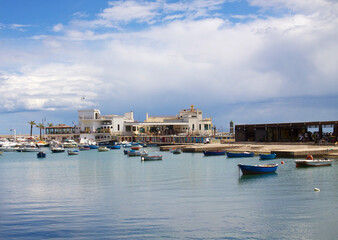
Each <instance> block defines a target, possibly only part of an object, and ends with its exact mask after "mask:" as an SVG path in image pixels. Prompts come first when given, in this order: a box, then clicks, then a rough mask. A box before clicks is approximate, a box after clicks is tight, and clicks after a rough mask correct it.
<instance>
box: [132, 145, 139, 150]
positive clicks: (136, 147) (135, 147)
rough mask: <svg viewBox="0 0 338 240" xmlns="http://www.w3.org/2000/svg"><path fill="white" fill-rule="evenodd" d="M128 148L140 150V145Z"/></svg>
mask: <svg viewBox="0 0 338 240" xmlns="http://www.w3.org/2000/svg"><path fill="white" fill-rule="evenodd" d="M130 149H132V150H140V146H134V147H131V148H130Z"/></svg>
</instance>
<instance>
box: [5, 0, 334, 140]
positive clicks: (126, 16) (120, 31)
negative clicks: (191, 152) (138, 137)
mask: <svg viewBox="0 0 338 240" xmlns="http://www.w3.org/2000/svg"><path fill="white" fill-rule="evenodd" d="M337 26H338V3H337V2H336V1H331V0H312V1H308V0H270V1H265V0H247V1H244V0H195V1H192V0H190V1H172V0H171V1H165V0H154V1H106V0H105V1H104V0H95V1H92V0H72V1H68V0H58V1H56V0H55V1H45V0H31V1H25V0H11V1H5V0H0V51H1V56H0V85H1V88H0V134H7V133H9V132H10V129H13V128H15V129H17V132H18V133H29V129H30V128H29V125H28V124H27V122H28V121H30V120H34V121H36V122H41V121H42V119H43V118H46V121H47V122H50V123H53V124H58V123H66V124H72V122H73V121H77V110H79V109H88V108H99V109H100V110H101V112H102V114H123V113H124V112H127V111H130V110H133V111H134V113H135V118H136V119H137V120H139V121H143V120H144V118H145V113H146V112H149V115H176V114H177V113H178V111H179V110H180V109H184V108H189V107H190V105H191V104H194V105H195V106H196V107H197V108H199V109H201V110H202V111H203V112H204V116H206V117H212V118H213V122H214V124H215V125H216V127H217V128H218V129H220V130H228V125H229V122H230V120H233V121H234V122H235V124H245V123H271V122H295V121H317V120H320V121H322V120H337V119H338V108H337V107H336V106H337V103H338V94H337V93H338V79H337V78H338V77H337V76H338V64H337V63H338V43H337V39H338V28H337ZM82 97H85V99H83V98H82ZM35 132H36V133H37V132H38V130H37V129H36V130H35Z"/></svg>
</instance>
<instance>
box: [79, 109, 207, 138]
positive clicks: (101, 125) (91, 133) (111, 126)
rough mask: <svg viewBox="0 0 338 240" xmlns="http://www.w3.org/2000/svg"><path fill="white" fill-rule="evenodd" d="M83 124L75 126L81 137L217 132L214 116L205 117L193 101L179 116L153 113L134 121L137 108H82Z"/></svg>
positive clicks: (80, 121) (204, 134)
mask: <svg viewBox="0 0 338 240" xmlns="http://www.w3.org/2000/svg"><path fill="white" fill-rule="evenodd" d="M78 114H79V125H78V127H77V128H76V129H75V133H76V134H80V139H81V140H80V141H87V140H93V141H96V142H98V141H109V140H118V137H120V136H129V137H131V136H141V135H142V136H144V135H162V136H166V135H172V136H179V135H196V136H208V135H211V134H212V133H213V130H212V127H213V126H212V122H211V118H204V119H203V115H202V111H201V110H199V109H195V108H194V106H193V105H191V108H190V109H183V110H181V111H180V112H179V114H178V115H176V116H169V117H168V116H166V117H149V116H148V113H147V115H146V120H145V121H144V122H136V121H134V114H133V112H127V113H125V114H124V115H123V116H122V115H101V113H100V110H98V109H90V110H79V111H78Z"/></svg>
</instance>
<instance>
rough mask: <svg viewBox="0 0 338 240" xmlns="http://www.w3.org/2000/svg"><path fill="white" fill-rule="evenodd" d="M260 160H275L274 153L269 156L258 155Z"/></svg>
mask: <svg viewBox="0 0 338 240" xmlns="http://www.w3.org/2000/svg"><path fill="white" fill-rule="evenodd" d="M259 157H260V159H261V160H271V159H275V158H276V153H271V154H259Z"/></svg>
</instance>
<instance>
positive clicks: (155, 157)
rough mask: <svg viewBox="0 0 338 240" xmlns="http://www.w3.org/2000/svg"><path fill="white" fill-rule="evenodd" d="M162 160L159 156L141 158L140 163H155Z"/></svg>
mask: <svg viewBox="0 0 338 240" xmlns="http://www.w3.org/2000/svg"><path fill="white" fill-rule="evenodd" d="M155 160H162V155H159V156H142V157H141V161H155Z"/></svg>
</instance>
